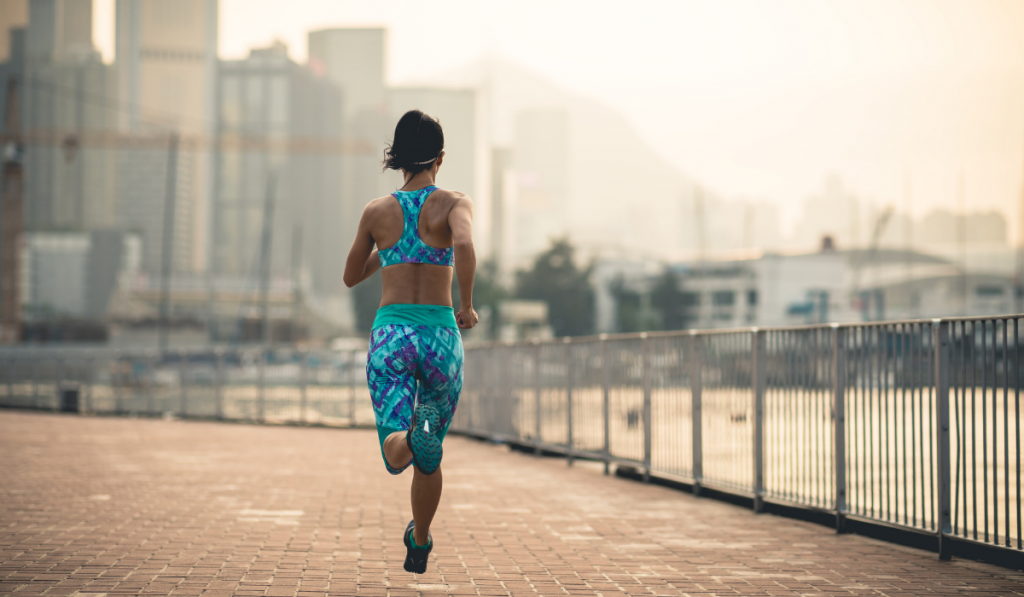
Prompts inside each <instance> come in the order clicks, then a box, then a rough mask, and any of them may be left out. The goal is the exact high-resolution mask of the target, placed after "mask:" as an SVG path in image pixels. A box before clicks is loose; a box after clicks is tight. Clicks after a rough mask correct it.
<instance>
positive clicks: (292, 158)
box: [213, 45, 351, 293]
mask: <svg viewBox="0 0 1024 597" xmlns="http://www.w3.org/2000/svg"><path fill="white" fill-rule="evenodd" d="M218 81H219V85H218V111H217V132H218V136H219V137H220V138H221V139H222V141H223V142H224V143H225V145H224V147H223V148H222V150H221V151H220V152H219V153H218V155H217V161H216V167H215V176H214V178H215V181H216V186H215V194H214V213H213V215H214V241H213V243H214V244H213V271H214V272H215V273H216V274H218V275H219V276H229V277H238V278H253V277H254V276H255V275H256V273H257V270H256V267H258V259H259V250H260V242H261V233H262V229H263V219H264V218H263V215H264V208H265V205H266V194H267V177H268V175H269V174H270V173H271V172H274V173H275V174H276V176H277V184H276V189H275V191H274V197H275V199H274V205H273V207H272V214H273V215H272V218H273V228H272V242H271V268H270V271H271V273H272V275H275V276H292V275H297V274H298V273H299V272H295V271H293V270H294V268H295V266H296V265H298V264H297V263H296V260H301V263H303V264H306V267H307V268H308V270H309V273H310V276H311V284H312V288H313V289H314V290H315V291H317V292H321V293H333V292H337V291H338V290H339V289H340V287H341V275H342V271H343V268H341V267H340V266H339V262H338V259H339V256H341V255H344V254H345V252H346V251H347V250H348V247H349V243H350V242H351V239H348V240H346V239H345V237H344V236H343V235H341V234H339V232H338V228H339V227H340V226H341V224H342V222H343V215H342V203H341V200H340V195H341V188H342V179H341V174H340V171H339V168H338V164H339V162H340V159H339V155H338V154H337V153H333V152H324V151H318V150H316V149H307V150H305V151H304V150H303V148H302V147H295V148H294V149H293V150H291V151H289V150H288V149H286V147H285V143H286V142H288V141H289V140H293V141H296V142H298V141H301V140H303V139H305V140H307V141H312V140H315V139H318V138H319V139H326V140H329V141H334V142H337V141H338V139H340V138H341V135H342V129H341V113H340V106H341V104H342V103H343V102H342V99H341V93H340V91H339V90H338V88H337V86H335V85H334V84H332V83H331V82H330V81H328V80H327V79H324V78H321V77H317V76H316V75H315V74H314V73H313V72H311V71H310V70H309V69H308V68H306V67H304V66H301V65H299V64H296V63H295V62H293V61H292V60H291V59H289V58H288V55H287V51H286V49H285V48H284V47H283V46H280V45H278V46H275V47H272V48H268V49H257V50H252V51H251V53H250V54H249V57H248V58H246V59H244V60H230V61H223V62H222V63H221V66H220V75H219V78H218ZM244 135H252V136H255V137H259V138H266V139H268V140H270V142H271V144H273V142H274V141H277V142H279V144H280V147H279V148H276V149H273V150H266V151H263V150H261V151H252V150H245V149H244V148H239V147H237V146H232V145H231V144H230V143H228V141H230V139H232V138H239V137H240V136H244ZM297 235H300V236H297ZM297 242H298V243H301V244H296V243H297Z"/></svg>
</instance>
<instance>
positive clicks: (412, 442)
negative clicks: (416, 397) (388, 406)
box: [405, 404, 444, 475]
mask: <svg viewBox="0 0 1024 597" xmlns="http://www.w3.org/2000/svg"><path fill="white" fill-rule="evenodd" d="M440 420H441V417H440V415H438V414H437V409H435V408H434V407H433V406H429V405H426V404H420V405H418V406H417V407H416V410H414V411H413V413H412V424H411V425H409V432H408V433H406V434H405V442H406V445H408V446H409V451H410V452H412V462H413V464H414V465H415V466H416V469H417V470H419V471H420V472H421V473H423V474H424V475H432V474H433V473H434V471H436V470H437V469H438V467H440V466H441V457H442V456H444V450H443V449H442V448H441V440H439V439H438V438H437V432H438V431H440V430H441V425H440V424H439V422H440Z"/></svg>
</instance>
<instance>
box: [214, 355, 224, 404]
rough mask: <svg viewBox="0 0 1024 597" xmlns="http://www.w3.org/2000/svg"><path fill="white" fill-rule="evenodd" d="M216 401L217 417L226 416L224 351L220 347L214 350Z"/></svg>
mask: <svg viewBox="0 0 1024 597" xmlns="http://www.w3.org/2000/svg"><path fill="white" fill-rule="evenodd" d="M213 358H214V372H213V383H214V389H213V391H214V397H213V399H214V401H215V402H216V408H217V419H218V420H222V419H223V418H224V351H223V350H222V349H220V348H217V349H215V350H214V353H213Z"/></svg>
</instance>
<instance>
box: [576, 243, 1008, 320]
mask: <svg viewBox="0 0 1024 597" xmlns="http://www.w3.org/2000/svg"><path fill="white" fill-rule="evenodd" d="M669 270H670V271H671V272H672V273H673V274H674V275H675V280H676V284H677V291H678V301H679V304H680V306H681V307H682V323H683V327H685V328H692V329H709V328H736V327H747V326H764V327H771V326H787V325H803V324H812V323H831V322H853V321H882V320H897V319H920V318H930V317H952V316H981V315H999V314H1007V313H1012V312H1015V311H1016V310H1017V304H1018V297H1017V296H1016V290H1015V286H1014V280H1013V278H1012V277H1011V276H1007V275H1003V274H999V273H993V272H988V273H983V272H975V273H967V272H965V270H964V269H963V268H961V267H959V266H958V265H957V264H956V263H954V262H952V261H950V260H948V259H945V258H943V257H940V256H935V255H930V254H925V253H916V252H911V253H908V252H906V251H902V250H893V249H876V250H847V251H838V250H823V251H819V252H816V253H806V254H797V255H780V254H766V255H763V256H760V257H757V258H752V259H741V260H733V261H705V262H686V263H679V264H675V265H672V266H670V268H669ZM663 272H664V267H658V266H657V264H656V263H654V262H635V261H633V262H626V261H609V260H604V261H599V262H598V263H597V264H596V265H595V276H594V280H595V285H596V292H595V294H596V303H597V304H596V306H597V309H596V319H597V320H596V322H595V324H596V327H597V331H599V332H619V331H627V330H623V329H621V328H622V327H623V326H622V322H621V321H619V318H618V317H617V315H618V313H620V310H619V309H618V305H617V304H616V300H617V298H616V297H617V294H618V295H621V294H622V291H621V290H620V288H621V287H624V288H626V289H627V290H628V291H629V293H631V294H632V295H635V296H639V297H647V300H646V302H644V301H642V304H646V305H647V308H648V309H650V305H649V304H650V298H649V297H650V294H651V292H652V288H653V287H654V285H655V284H656V282H657V281H658V278H659V277H660V276H662V275H664V274H663ZM617 285H618V286H617ZM655 327H656V326H655ZM649 329H653V328H649Z"/></svg>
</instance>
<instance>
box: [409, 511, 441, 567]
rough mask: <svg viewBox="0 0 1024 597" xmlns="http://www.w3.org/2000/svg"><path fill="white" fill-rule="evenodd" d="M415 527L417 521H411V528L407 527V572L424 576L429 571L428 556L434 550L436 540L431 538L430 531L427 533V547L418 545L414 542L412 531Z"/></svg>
mask: <svg viewBox="0 0 1024 597" xmlns="http://www.w3.org/2000/svg"><path fill="white" fill-rule="evenodd" d="M415 527H416V521H415V520H410V521H409V526H407V527H405V571H406V572H415V573H416V574H423V573H424V572H426V571H427V556H429V555H430V551H431V550H432V549H434V538H433V537H431V536H430V531H427V545H426V546H425V547H420V546H418V545H416V544H415V543H413V542H412V530H413V528H415Z"/></svg>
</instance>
